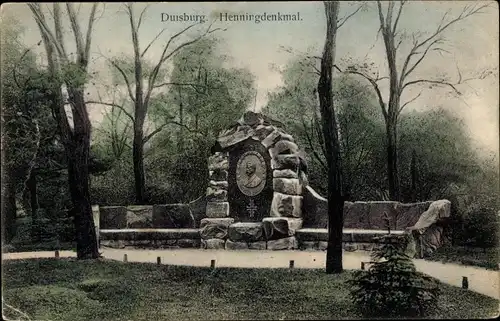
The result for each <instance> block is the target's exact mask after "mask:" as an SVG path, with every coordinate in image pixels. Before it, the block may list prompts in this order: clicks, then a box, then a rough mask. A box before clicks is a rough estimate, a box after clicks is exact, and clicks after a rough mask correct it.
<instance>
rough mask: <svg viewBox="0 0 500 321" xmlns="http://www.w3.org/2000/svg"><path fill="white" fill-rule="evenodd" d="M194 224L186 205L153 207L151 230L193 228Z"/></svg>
mask: <svg viewBox="0 0 500 321" xmlns="http://www.w3.org/2000/svg"><path fill="white" fill-rule="evenodd" d="M195 227H196V223H195V220H194V217H193V214H192V213H191V209H190V208H189V205H187V204H165V205H153V228H195Z"/></svg>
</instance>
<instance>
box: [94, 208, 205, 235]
mask: <svg viewBox="0 0 500 321" xmlns="http://www.w3.org/2000/svg"><path fill="white" fill-rule="evenodd" d="M99 225H100V229H142V228H195V227H196V222H195V219H194V216H193V214H192V211H191V208H190V206H189V205H188V204H165V205H130V206H100V207H99Z"/></svg>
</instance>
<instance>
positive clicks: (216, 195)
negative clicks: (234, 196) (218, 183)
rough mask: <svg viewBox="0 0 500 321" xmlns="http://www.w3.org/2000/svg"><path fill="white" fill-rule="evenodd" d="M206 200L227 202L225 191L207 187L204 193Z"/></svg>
mask: <svg viewBox="0 0 500 321" xmlns="http://www.w3.org/2000/svg"><path fill="white" fill-rule="evenodd" d="M206 199H207V201H208V202H227V191H226V190H223V189H216V188H213V187H208V188H207V192H206Z"/></svg>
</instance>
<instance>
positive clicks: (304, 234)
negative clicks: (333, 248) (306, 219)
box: [295, 228, 328, 242]
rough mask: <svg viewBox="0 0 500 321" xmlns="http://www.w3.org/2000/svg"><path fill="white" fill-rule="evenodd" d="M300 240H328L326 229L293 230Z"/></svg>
mask: <svg viewBox="0 0 500 321" xmlns="http://www.w3.org/2000/svg"><path fill="white" fill-rule="evenodd" d="M295 236H296V237H297V239H299V240H300V242H304V241H328V230H327V229H326V228H324V229H323V228H302V229H300V230H297V231H296V232H295Z"/></svg>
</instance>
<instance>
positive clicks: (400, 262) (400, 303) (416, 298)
mask: <svg viewBox="0 0 500 321" xmlns="http://www.w3.org/2000/svg"><path fill="white" fill-rule="evenodd" d="M408 238H409V236H407V235H406V236H394V235H386V236H383V237H381V238H380V241H383V243H382V245H381V246H380V247H379V248H378V249H377V250H375V251H374V252H372V260H373V262H371V263H372V265H371V266H370V268H369V270H368V271H356V272H355V275H354V278H353V279H351V280H349V281H348V282H349V283H350V285H352V286H353V289H352V290H351V291H352V292H351V296H352V298H353V302H354V303H355V304H356V305H357V308H358V309H359V310H360V312H361V313H362V314H363V315H365V316H370V317H395V316H398V317H401V316H405V317H421V316H425V315H428V314H429V313H432V312H434V311H435V310H436V309H437V300H438V295H439V288H438V284H437V282H436V281H435V280H434V279H432V278H430V277H428V276H426V275H424V274H422V273H420V272H417V271H416V268H415V265H414V264H413V262H412V260H411V258H410V257H409V256H408V255H406V254H405V252H404V251H405V250H404V249H405V248H406V244H407V242H408Z"/></svg>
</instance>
